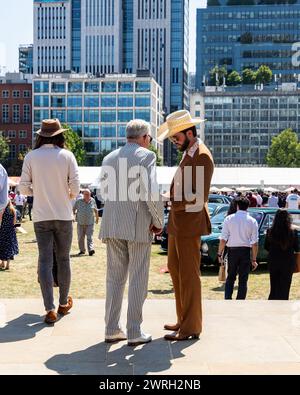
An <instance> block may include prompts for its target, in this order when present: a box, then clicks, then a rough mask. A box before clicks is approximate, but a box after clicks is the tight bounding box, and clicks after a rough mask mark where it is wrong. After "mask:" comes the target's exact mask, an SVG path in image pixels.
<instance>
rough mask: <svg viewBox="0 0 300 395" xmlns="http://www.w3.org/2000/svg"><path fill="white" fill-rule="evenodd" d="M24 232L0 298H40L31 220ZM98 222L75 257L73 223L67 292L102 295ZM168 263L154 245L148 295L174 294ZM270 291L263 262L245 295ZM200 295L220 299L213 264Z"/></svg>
mask: <svg viewBox="0 0 300 395" xmlns="http://www.w3.org/2000/svg"><path fill="white" fill-rule="evenodd" d="M22 226H23V228H24V229H25V230H26V231H27V232H28V233H27V234H21V233H18V240H19V248H20V255H18V256H17V257H16V258H15V261H13V262H11V269H10V271H0V297H1V298H37V297H38V298H39V297H40V288H39V284H38V282H37V274H36V271H37V244H36V242H35V235H34V232H33V225H32V222H29V221H26V222H24V223H23V224H22ZM98 232H99V225H97V226H96V232H95V234H94V241H95V247H96V248H95V249H96V254H95V255H94V256H93V257H89V256H88V255H85V256H81V257H77V256H76V254H77V253H78V247H77V235H76V224H74V240H73V245H72V251H71V254H72V258H71V262H72V287H71V292H70V294H71V295H72V296H73V297H75V298H104V297H105V270H106V254H105V245H104V244H102V243H101V242H100V241H99V240H98ZM166 264H167V256H166V254H163V253H161V252H160V248H159V246H158V245H153V247H152V255H151V267H150V278H149V289H148V298H173V297H174V294H173V289H172V282H171V280H170V276H169V274H168V273H165V274H162V273H160V269H161V268H163V267H165V266H166ZM268 293H269V275H268V272H267V271H266V267H265V265H261V267H260V268H259V270H258V271H257V272H256V273H254V274H251V276H250V279H249V283H248V296H247V298H248V299H267V297H268ZM202 295H203V298H205V299H223V298H224V287H223V285H222V284H220V283H219V281H218V273H217V270H216V269H215V268H204V269H203V270H202ZM299 298H300V274H296V275H294V278H293V284H292V289H291V299H299Z"/></svg>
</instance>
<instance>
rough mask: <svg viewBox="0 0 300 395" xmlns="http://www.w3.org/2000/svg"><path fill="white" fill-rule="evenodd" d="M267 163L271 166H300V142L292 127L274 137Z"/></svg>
mask: <svg viewBox="0 0 300 395" xmlns="http://www.w3.org/2000/svg"><path fill="white" fill-rule="evenodd" d="M267 164H268V166H270V167H298V166H300V144H299V142H298V136H297V134H296V133H295V132H294V131H293V130H292V129H285V130H283V131H282V132H281V133H280V134H279V135H278V136H276V137H273V139H272V144H271V147H270V148H269V151H268V154H267Z"/></svg>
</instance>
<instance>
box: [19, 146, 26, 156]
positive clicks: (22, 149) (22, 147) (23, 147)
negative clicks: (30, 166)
mask: <svg viewBox="0 0 300 395" xmlns="http://www.w3.org/2000/svg"><path fill="white" fill-rule="evenodd" d="M26 151H27V145H26V144H19V153H22V154H25V153H26Z"/></svg>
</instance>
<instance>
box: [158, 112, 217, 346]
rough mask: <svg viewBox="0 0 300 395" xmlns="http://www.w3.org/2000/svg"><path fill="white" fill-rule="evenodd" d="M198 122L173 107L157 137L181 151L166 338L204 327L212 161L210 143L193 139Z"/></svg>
mask: <svg viewBox="0 0 300 395" xmlns="http://www.w3.org/2000/svg"><path fill="white" fill-rule="evenodd" d="M201 122H203V120H200V119H192V118H191V116H190V114H189V112H188V111H186V110H182V111H176V112H175V113H173V114H170V115H169V116H168V117H167V121H166V122H165V123H164V124H163V125H162V126H161V127H160V130H159V140H160V141H162V140H164V139H165V138H169V139H170V140H171V141H172V142H173V143H174V144H175V145H176V147H177V149H178V150H179V151H180V152H183V158H182V160H181V162H180V165H179V168H178V170H177V172H176V174H175V177H174V179H173V181H172V184H171V188H170V200H171V202H172V207H171V211H170V215H169V224H168V235H169V244H168V269H169V272H170V274H171V277H172V282H173V286H174V291H175V299H176V312H177V323H176V324H175V325H168V324H166V325H165V326H164V328H165V329H166V330H172V331H174V333H173V334H169V335H166V336H165V339H166V340H188V339H191V338H192V339H197V338H199V335H200V333H201V331H202V306H201V280H200V261H201V255H200V244H201V240H200V237H201V236H202V235H208V234H210V233H211V224H210V218H209V212H208V205H207V203H208V195H209V189H210V183H211V178H212V175H213V170H214V163H213V158H212V155H211V153H210V151H209V150H208V148H207V147H206V146H205V145H204V144H203V142H202V141H201V140H200V139H197V132H196V125H197V124H199V123H201ZM186 191H191V192H192V195H191V194H190V195H188V193H187V192H186Z"/></svg>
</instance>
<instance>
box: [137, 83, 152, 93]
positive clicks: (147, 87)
mask: <svg viewBox="0 0 300 395" xmlns="http://www.w3.org/2000/svg"><path fill="white" fill-rule="evenodd" d="M135 91H136V92H150V91H151V84H150V82H146V81H137V82H136V83H135Z"/></svg>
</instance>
